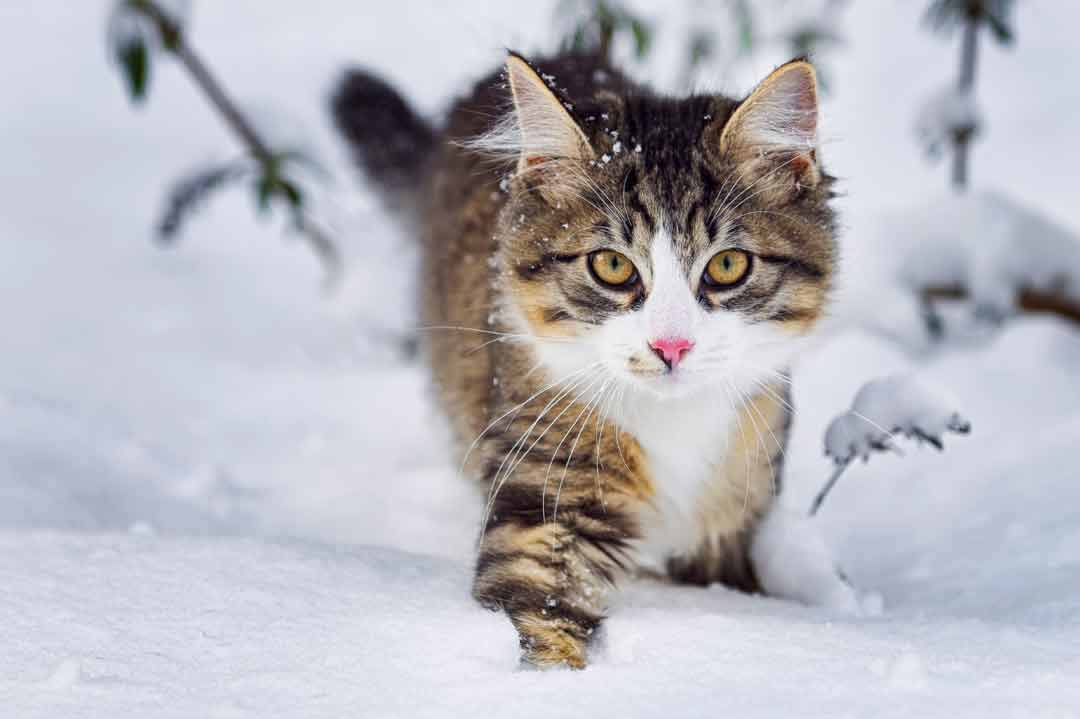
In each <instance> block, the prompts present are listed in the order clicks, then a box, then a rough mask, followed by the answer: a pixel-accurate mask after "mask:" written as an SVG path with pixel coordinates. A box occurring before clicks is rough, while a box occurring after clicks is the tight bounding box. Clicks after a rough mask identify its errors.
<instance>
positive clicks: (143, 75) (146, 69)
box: [117, 39, 150, 102]
mask: <svg viewBox="0 0 1080 719" xmlns="http://www.w3.org/2000/svg"><path fill="white" fill-rule="evenodd" d="M117 59H119V61H120V67H121V69H122V70H123V74H124V79H125V80H127V88H128V95H129V96H130V97H131V100H132V101H133V102H141V101H142V100H144V99H145V98H146V90H147V87H148V85H149V83H150V49H149V48H148V47H146V43H145V42H143V41H142V40H141V39H132V40H130V41H128V42H126V43H125V44H124V45H122V46H121V47H120V48H119V49H118V50H117Z"/></svg>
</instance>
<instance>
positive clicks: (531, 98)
mask: <svg viewBox="0 0 1080 719" xmlns="http://www.w3.org/2000/svg"><path fill="white" fill-rule="evenodd" d="M506 73H507V76H508V77H509V78H510V89H511V92H512V93H513V96H514V112H515V115H516V120H517V130H518V135H519V137H518V140H519V142H520V155H519V158H518V172H519V173H520V172H525V171H526V170H530V169H533V168H536V167H539V166H542V165H544V164H546V163H549V162H554V161H559V160H587V159H589V158H591V157H592V155H593V153H592V150H591V148H590V147H589V141H588V139H587V138H586V137H585V133H584V132H583V131H582V130H581V127H580V126H579V125H578V124H577V122H576V121H575V120H574V118H573V117H572V116H571V115H570V113H569V112H568V111H567V109H566V107H564V106H563V101H562V100H561V99H560V98H559V97H558V96H557V95H556V94H555V92H554V91H553V90H552V89H551V88H550V87H548V84H547V83H546V82H545V81H544V79H543V78H542V77H541V76H540V75H539V74H538V73H537V72H536V70H534V69H533V68H532V66H531V65H529V63H528V62H527V61H526V60H525V59H524V58H522V57H521V56H520V55H517V54H515V53H511V54H510V57H508V58H507V60H506Z"/></svg>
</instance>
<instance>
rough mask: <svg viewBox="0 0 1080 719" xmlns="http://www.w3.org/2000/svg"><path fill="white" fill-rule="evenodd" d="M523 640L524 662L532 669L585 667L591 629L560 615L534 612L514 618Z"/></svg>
mask: <svg viewBox="0 0 1080 719" xmlns="http://www.w3.org/2000/svg"><path fill="white" fill-rule="evenodd" d="M513 622H514V626H515V627H517V630H518V637H519V639H520V642H521V661H522V664H523V665H524V666H526V667H529V668H532V669H554V668H557V667H568V668H570V669H584V668H585V665H586V663H587V660H586V650H587V643H588V641H587V640H588V636H589V634H590V632H589V631H588V630H585V629H582V628H581V627H579V626H578V625H577V624H575V623H573V622H570V621H568V620H565V619H560V618H548V617H542V616H536V615H534V614H522V615H518V616H516V617H513Z"/></svg>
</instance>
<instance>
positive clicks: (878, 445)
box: [810, 375, 971, 516]
mask: <svg viewBox="0 0 1080 719" xmlns="http://www.w3.org/2000/svg"><path fill="white" fill-rule="evenodd" d="M970 431H971V423H970V422H968V421H967V420H966V419H964V418H963V417H962V416H961V415H960V413H959V412H958V411H957V410H956V409H955V408H954V407H953V405H952V402H951V401H950V400H948V399H947V398H945V397H943V396H942V394H941V393H939V392H935V391H934V390H932V389H931V388H929V387H927V386H926V385H925V384H923V383H921V382H919V381H917V380H916V379H915V378H914V377H912V376H910V375H894V376H890V377H884V378H881V379H876V380H872V381H871V382H868V383H866V384H865V385H863V386H862V388H861V389H860V390H859V391H858V393H857V394H856V395H855V401H854V402H852V404H851V409H849V410H848V411H847V412H844V413H843V414H840V415H837V416H836V417H835V418H833V421H832V422H830V423H829V428H828V429H827V430H826V432H825V455H826V456H827V457H829V458H830V459H832V461H833V463H834V465H835V469H834V470H833V473H832V476H830V477H829V480H828V481H827V482H826V483H825V486H824V487H822V488H821V491H820V492H818V494H817V496H816V497H815V498H814V503H813V504H812V505H811V506H810V515H811V516H812V515H814V514H816V513H817V511H818V509H820V508H821V504H822V502H824V501H825V497H826V496H828V494H829V491H830V490H832V488H833V486H834V485H835V484H836V482H837V480H839V479H840V475H842V474H843V473H844V470H846V469H847V468H848V466H849V465H850V464H851V462H852V461H853V460H855V459H857V458H859V457H861V458H862V460H863V461H864V462H865V461H867V460H869V459H870V455H871V454H873V453H874V452H885V451H896V450H897V447H896V445H895V443H894V441H893V440H894V439H895V438H896V437H897V436H903V437H907V438H909V439H914V440H916V441H917V442H920V443H921V442H925V443H927V444H929V445H931V446H933V447H935V448H937V449H939V450H943V449H944V448H945V443H944V441H943V437H944V435H945V433H946V432H952V433H954V434H967V433H968V432H970Z"/></svg>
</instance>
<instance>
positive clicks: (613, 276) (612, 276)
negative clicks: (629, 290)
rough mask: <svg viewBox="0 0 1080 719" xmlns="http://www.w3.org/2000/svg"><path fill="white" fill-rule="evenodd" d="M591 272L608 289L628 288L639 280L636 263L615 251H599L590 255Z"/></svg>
mask: <svg viewBox="0 0 1080 719" xmlns="http://www.w3.org/2000/svg"><path fill="white" fill-rule="evenodd" d="M589 270H590V271H591V272H592V275H593V277H594V278H596V280H597V281H598V282H599V283H600V284H602V285H607V286H608V287H615V288H626V287H629V286H630V285H632V284H634V283H635V282H637V278H638V273H637V268H636V267H634V263H633V262H631V261H630V260H629V258H627V256H626V255H624V254H621V253H619V252H615V251H614V250H599V251H598V252H593V253H592V254H591V255H589Z"/></svg>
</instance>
